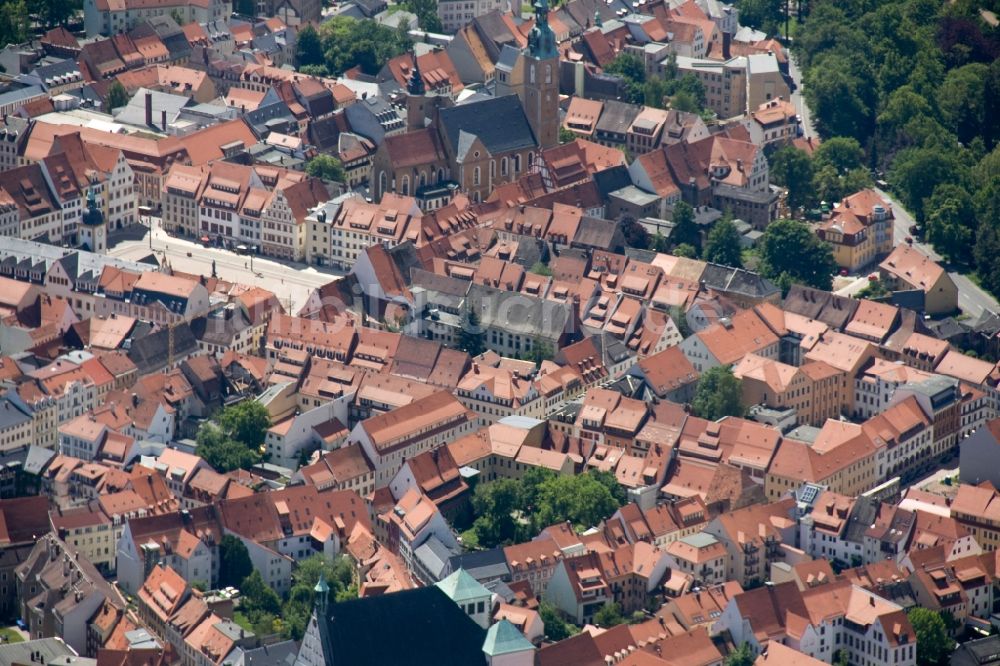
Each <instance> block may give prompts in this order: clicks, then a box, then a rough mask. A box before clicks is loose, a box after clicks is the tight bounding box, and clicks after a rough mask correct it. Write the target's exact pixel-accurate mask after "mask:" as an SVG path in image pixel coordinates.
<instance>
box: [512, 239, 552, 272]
mask: <svg viewBox="0 0 1000 666" xmlns="http://www.w3.org/2000/svg"><path fill="white" fill-rule="evenodd" d="M548 256H549V246H548V244H547V243H546V242H545V241H543V240H542V239H541V238H535V237H534V236H517V252H515V253H514V259H513V261H514V263H515V264H517V265H518V266H523V267H524V268H525V269H530V268H531V267H532V266H534V265H535V264H537V263H538V262H540V261H542V262H544V261H547V260H548Z"/></svg>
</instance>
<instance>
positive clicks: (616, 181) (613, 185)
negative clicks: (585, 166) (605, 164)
mask: <svg viewBox="0 0 1000 666" xmlns="http://www.w3.org/2000/svg"><path fill="white" fill-rule="evenodd" d="M594 184H595V185H597V191H598V192H600V193H601V197H602V198H604V197H606V196H608V195H609V194H611V193H612V192H614V191H615V190H620V189H622V188H623V187H627V186H629V185H631V184H632V179H631V178H630V177H629V175H628V167H626V166H625V165H624V164H619V165H618V166H615V167H611V168H610V169H605V170H604V171H598V172H597V173H595V174H594Z"/></svg>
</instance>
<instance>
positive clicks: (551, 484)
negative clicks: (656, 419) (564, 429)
mask: <svg viewBox="0 0 1000 666" xmlns="http://www.w3.org/2000/svg"><path fill="white" fill-rule="evenodd" d="M625 499H626V497H625V493H624V490H623V489H622V488H621V487H620V486H619V484H618V481H617V479H615V477H614V475H611V474H607V473H600V472H597V471H590V472H587V473H586V474H579V475H561V474H555V473H553V472H551V471H549V470H546V469H542V468H531V469H529V470H528V471H526V472H525V473H524V475H523V476H522V477H521V478H520V479H497V480H496V481H491V482H489V483H481V484H479V485H478V486H476V490H475V492H474V493H473V496H472V508H473V513H474V514H475V515H476V516H477V517H476V520H475V522H473V524H472V532H473V533H474V535H475V538H476V541H477V542H478V543H479V545H480V546H481V547H483V548H492V547H494V546H497V545H501V544H511V543H517V542H519V541H525V540H527V539H530V538H531V537H532V536H534V535H535V534H537V533H538V532H539V531H541V530H542V529H544V528H546V527H548V526H549V525H554V524H556V523H561V522H565V521H569V522H571V523H573V524H574V525H576V526H578V527H583V528H586V527H592V526H594V525H596V524H598V523H599V522H601V521H602V520H604V519H606V518H607V517H608V516H610V515H611V514H613V513H614V512H615V511H616V510H617V509H618V507H620V506H621V505H622V504H624V503H625Z"/></svg>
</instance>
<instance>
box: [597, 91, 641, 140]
mask: <svg viewBox="0 0 1000 666" xmlns="http://www.w3.org/2000/svg"><path fill="white" fill-rule="evenodd" d="M640 111H642V107H641V106H638V105H636V104H629V103H628V102H619V101H617V100H611V99H609V100H608V101H606V102H604V110H603V111H602V112H601V117H600V118H598V120H597V124H596V125H595V126H594V129H595V130H596V131H598V132H612V133H614V134H624V133H625V132H626V131H628V128H629V127H630V126H631V125H632V121H633V120H635V117H636V116H638V115H639V112H640Z"/></svg>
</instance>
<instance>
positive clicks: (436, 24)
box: [403, 0, 444, 33]
mask: <svg viewBox="0 0 1000 666" xmlns="http://www.w3.org/2000/svg"><path fill="white" fill-rule="evenodd" d="M403 6H404V7H405V8H406V10H407V11H409V12H412V13H413V14H415V15H416V16H417V23H418V24H419V25H420V29H421V30H426V31H427V32H436V33H441V32H444V26H442V25H441V19H440V18H438V14H437V0H405V2H403Z"/></svg>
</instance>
